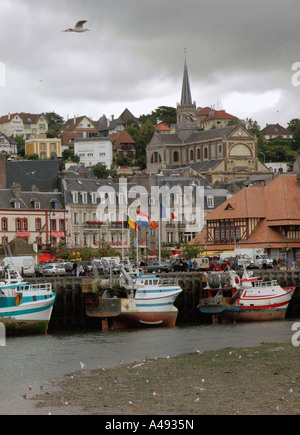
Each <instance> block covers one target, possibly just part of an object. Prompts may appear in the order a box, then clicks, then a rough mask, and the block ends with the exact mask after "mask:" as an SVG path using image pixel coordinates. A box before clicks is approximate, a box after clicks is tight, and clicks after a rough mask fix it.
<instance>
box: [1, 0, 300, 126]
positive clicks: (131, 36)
mask: <svg viewBox="0 0 300 435" xmlns="http://www.w3.org/2000/svg"><path fill="white" fill-rule="evenodd" d="M83 19H85V20H87V23H86V25H85V27H87V28H88V29H89V30H90V31H89V32H85V33H81V34H77V33H65V32H62V31H61V30H63V29H66V28H68V27H73V26H74V25H75V23H76V22H77V21H78V20H83ZM299 23H300V1H299V0H251V1H250V0H209V1H208V0H0V85H1V86H0V115H4V114H7V113H9V112H10V113H14V112H22V111H23V112H30V113H41V112H48V111H55V112H57V113H58V114H60V115H61V116H63V117H64V118H65V119H67V117H73V116H74V115H88V116H90V117H91V118H92V119H94V120H97V119H99V118H100V116H102V115H103V114H105V115H106V116H107V117H110V116H111V115H112V114H113V115H114V116H115V117H118V116H119V115H120V114H121V113H122V111H123V110H124V109H125V108H126V107H127V108H128V109H129V110H130V111H131V112H132V113H133V114H134V115H135V116H137V117H138V116H139V115H141V114H147V113H150V112H151V111H152V110H155V109H156V108H157V107H158V106H162V105H166V106H173V107H176V104H177V102H179V100H180V95H181V84H182V76H183V66H184V48H185V47H186V50H187V51H186V57H187V65H188V72H189V78H190V85H191V92H192V98H193V100H194V101H196V104H197V107H204V106H215V107H216V108H222V109H225V110H226V111H227V112H228V113H231V114H233V115H236V116H238V117H240V118H246V117H248V118H252V119H254V120H257V121H258V123H259V125H260V126H261V128H263V127H264V126H265V124H266V123H277V122H279V123H280V124H282V125H284V126H286V124H287V122H288V121H290V120H291V119H293V118H296V117H298V118H300V86H293V84H292V76H293V74H295V72H293V71H292V65H293V64H294V63H295V62H300V24H299ZM1 65H2V68H1ZM4 67H5V68H4ZM4 69H5V83H4V79H3V70H4ZM1 71H2V72H1ZM1 74H2V76H1ZM299 81H300V80H299Z"/></svg>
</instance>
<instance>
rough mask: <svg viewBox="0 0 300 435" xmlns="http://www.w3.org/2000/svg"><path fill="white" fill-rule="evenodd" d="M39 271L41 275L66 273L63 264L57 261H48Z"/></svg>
mask: <svg viewBox="0 0 300 435" xmlns="http://www.w3.org/2000/svg"><path fill="white" fill-rule="evenodd" d="M39 272H40V273H41V274H42V275H43V276H62V275H66V269H65V268H64V266H62V265H61V264H58V263H48V264H45V266H43V267H42V268H41V269H40V270H39Z"/></svg>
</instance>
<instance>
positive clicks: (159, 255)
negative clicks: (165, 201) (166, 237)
mask: <svg viewBox="0 0 300 435" xmlns="http://www.w3.org/2000/svg"><path fill="white" fill-rule="evenodd" d="M160 217H161V204H160V205H159V219H158V261H161V219H160Z"/></svg>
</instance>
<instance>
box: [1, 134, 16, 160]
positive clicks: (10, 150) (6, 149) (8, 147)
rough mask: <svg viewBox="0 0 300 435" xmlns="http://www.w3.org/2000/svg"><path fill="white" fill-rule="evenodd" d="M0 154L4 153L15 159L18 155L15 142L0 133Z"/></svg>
mask: <svg viewBox="0 0 300 435" xmlns="http://www.w3.org/2000/svg"><path fill="white" fill-rule="evenodd" d="M0 153H4V154H6V155H9V156H11V157H16V156H17V154H18V144H17V142H16V141H15V140H13V139H11V138H10V137H8V136H6V134H4V133H0Z"/></svg>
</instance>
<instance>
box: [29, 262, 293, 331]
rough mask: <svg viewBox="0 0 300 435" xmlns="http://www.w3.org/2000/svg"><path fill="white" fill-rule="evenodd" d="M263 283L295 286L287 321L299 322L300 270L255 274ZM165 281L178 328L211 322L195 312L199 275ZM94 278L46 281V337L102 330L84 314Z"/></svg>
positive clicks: (202, 279)
mask: <svg viewBox="0 0 300 435" xmlns="http://www.w3.org/2000/svg"><path fill="white" fill-rule="evenodd" d="M255 275H256V276H258V277H261V278H262V279H263V280H264V281H271V280H274V279H276V280H277V281H278V283H279V284H280V285H281V286H282V287H288V286H292V285H293V286H296V287H297V289H296V291H295V293H294V295H293V298H292V300H291V302H290V304H289V307H288V310H287V315H286V317H287V318H298V319H299V318H300V269H298V270H293V271H292V270H284V271H282V270H272V269H270V270H266V271H259V273H257V274H256V273H255ZM166 276H167V277H176V278H178V284H179V285H180V286H181V288H182V290H183V291H182V293H181V294H180V295H179V296H178V297H177V299H176V301H175V306H176V307H177V308H178V318H177V324H178V325H185V324H186V325H187V324H201V323H207V322H209V321H210V319H209V318H208V317H207V316H206V315H204V314H202V313H201V312H200V310H199V309H198V308H197V305H198V303H199V299H200V298H201V297H203V288H204V287H205V286H206V282H205V277H204V275H203V274H202V273H189V272H187V273H168V274H166ZM41 280H45V278H30V279H28V281H29V282H31V283H34V282H36V283H39V282H41ZM93 280H94V278H93V277H78V278H77V277H73V276H67V277H55V278H47V282H51V283H52V287H53V290H54V291H55V292H56V301H55V304H54V307H53V313H52V317H51V321H50V325H49V329H48V331H49V333H51V332H56V331H72V330H84V329H101V324H102V323H101V321H100V319H99V318H98V319H97V318H91V317H88V316H87V315H86V313H85V297H86V294H88V293H89V292H90V291H91V283H92V281H93Z"/></svg>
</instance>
